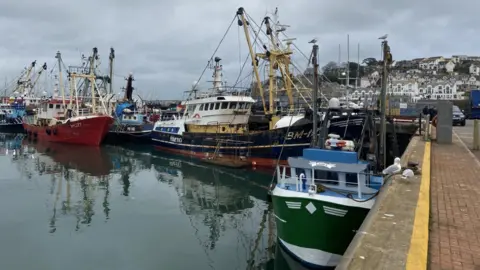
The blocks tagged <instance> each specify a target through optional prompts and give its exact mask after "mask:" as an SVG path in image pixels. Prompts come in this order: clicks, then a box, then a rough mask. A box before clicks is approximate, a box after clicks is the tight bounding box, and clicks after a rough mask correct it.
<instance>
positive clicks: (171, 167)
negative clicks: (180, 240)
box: [154, 155, 274, 269]
mask: <svg viewBox="0 0 480 270" xmlns="http://www.w3.org/2000/svg"><path fill="white" fill-rule="evenodd" d="M154 168H155V171H156V177H157V179H158V180H159V181H160V182H164V183H167V184H169V185H171V186H173V187H174V188H175V191H176V192H177V194H178V198H179V201H180V205H181V208H182V210H183V211H184V213H185V214H186V215H187V216H188V217H189V220H190V224H191V226H192V228H193V229H194V231H195V235H196V237H197V240H198V241H199V244H200V245H201V246H203V247H204V249H205V254H206V256H209V252H208V251H212V250H214V249H215V248H216V246H217V242H218V241H219V238H220V237H221V235H223V234H224V233H225V232H226V231H228V230H230V229H234V230H236V233H237V234H238V236H237V241H238V242H237V244H238V245H242V248H243V249H244V252H245V254H248V255H247V258H248V259H247V261H246V263H247V269H257V267H259V266H260V265H263V264H264V262H265V261H268V260H269V259H270V258H271V257H273V252H271V251H270V250H269V247H272V246H273V242H274V235H273V234H274V228H273V222H274V220H273V214H271V212H270V211H268V209H266V210H263V211H261V212H260V213H259V212H258V211H255V210H257V209H258V208H256V205H255V199H260V200H265V199H266V186H267V183H268V181H266V180H267V179H269V178H268V177H265V175H261V174H254V173H251V172H248V171H246V170H231V169H226V168H219V167H212V166H206V165H202V164H199V163H196V162H194V161H189V160H186V159H180V158H178V157H176V156H168V155H163V156H159V157H156V161H155V162H154ZM252 210H253V211H252ZM258 214H261V217H260V222H259V223H257V224H258V225H256V226H254V227H255V228H256V229H255V231H252V232H250V233H246V232H244V231H242V227H243V226H244V224H243V223H244V222H245V221H246V220H247V221H248V220H258V218H254V216H255V215H258ZM267 221H268V222H269V226H267V225H266V223H267ZM199 226H206V227H207V228H208V231H207V232H206V233H205V232H201V230H200V229H199ZM265 236H266V237H265ZM258 269H260V268H258Z"/></svg>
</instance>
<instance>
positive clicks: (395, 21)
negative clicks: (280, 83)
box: [0, 0, 480, 99]
mask: <svg viewBox="0 0 480 270" xmlns="http://www.w3.org/2000/svg"><path fill="white" fill-rule="evenodd" d="M240 6H242V7H244V8H245V11H246V12H247V13H248V14H249V15H250V16H251V17H252V18H254V19H255V20H256V22H257V23H261V20H262V18H263V17H264V15H265V13H266V11H273V10H274V9H275V7H278V8H279V15H280V17H279V21H280V22H281V23H282V24H288V25H291V27H290V28H289V29H288V32H287V33H288V35H289V36H290V37H295V38H297V40H296V41H295V44H296V45H297V46H298V47H299V48H301V50H302V51H304V52H305V54H309V52H310V50H311V44H308V41H309V40H311V39H312V38H314V37H317V38H318V40H319V45H320V52H319V53H320V55H319V58H320V61H321V64H325V63H327V62H328V61H331V60H334V61H337V59H338V44H341V47H342V61H345V60H346V43H347V34H349V35H350V57H351V60H352V61H356V59H357V43H360V59H363V58H366V57H376V58H379V57H380V42H379V41H378V39H377V38H378V37H379V36H381V35H383V34H386V33H388V34H389V42H390V46H391V49H392V54H393V57H394V59H395V60H398V59H410V58H417V57H427V56H437V55H444V56H450V55H452V54H467V55H480V53H479V51H478V50H479V49H478V48H479V45H478V44H479V42H478V40H477V39H480V30H479V29H478V20H477V14H476V13H477V11H478V10H479V8H480V1H474V0H457V1H446V0H435V1H434V0H430V1H426V0H416V1H413V0H402V1H398V0H395V1H394V0H362V1H354V0H336V1H326V0H295V1H286V0H276V1H274V0H242V1H235V0H202V1H193V0H178V1H164V0H156V1H153V0H135V1H126V0H96V1H93V0H82V1H75V2H74V1H70V0H63V1H60V0H42V1H38V0H14V1H13V0H12V1H6V0H5V1H0V76H2V75H3V76H4V77H5V76H6V77H7V79H8V81H11V80H13V79H14V78H15V76H18V75H19V73H20V72H21V71H22V69H23V68H24V67H25V66H27V65H29V63H31V62H32V61H33V60H37V62H38V63H39V65H38V66H39V67H40V66H41V64H42V63H43V62H47V65H48V66H49V71H50V69H51V68H52V67H53V66H54V64H55V58H54V56H55V53H56V52H57V50H59V51H61V53H62V56H63V59H64V62H65V64H66V65H79V64H80V55H81V54H82V53H84V54H85V55H88V54H89V53H90V52H91V50H92V48H93V47H98V49H99V53H100V57H101V59H102V65H101V66H102V67H103V68H104V70H105V71H106V68H107V64H108V54H109V49H110V47H111V46H113V47H114V48H115V50H116V62H115V72H114V73H115V74H116V76H115V77H114V80H115V81H114V88H115V91H116V92H119V91H120V88H121V87H122V86H124V84H125V81H124V77H125V76H127V75H128V73H129V72H133V74H134V76H135V79H136V81H135V87H136V88H137V89H138V90H139V92H140V93H141V94H142V95H143V96H146V97H150V96H153V97H155V98H159V99H176V98H180V97H181V96H182V92H183V91H185V90H188V89H189V88H190V87H191V85H192V82H193V81H195V80H197V79H198V78H199V76H200V74H201V73H202V71H203V69H204V67H205V65H206V63H207V61H208V59H209V58H210V57H211V55H212V53H213V51H214V50H215V48H216V46H217V45H218V43H219V41H220V39H221V38H222V36H223V34H224V32H225V31H226V29H227V27H228V25H229V24H230V22H231V21H232V19H233V16H234V14H235V12H236V11H237V9H238V7H240ZM239 30H242V29H239V27H238V26H237V24H236V23H235V24H234V25H233V26H232V28H231V30H230V32H229V34H228V35H227V37H226V38H225V41H224V42H223V44H222V46H221V48H220V50H219V51H218V53H217V55H218V56H220V57H221V58H222V59H223V65H224V70H225V72H224V75H225V79H226V80H228V81H235V80H236V77H237V74H238V70H239V66H240V65H241V64H240V62H243V60H242V61H240V60H239V56H241V58H242V59H244V58H245V57H246V56H247V53H248V49H247V47H246V43H245V39H244V35H243V32H239ZM239 40H240V44H239ZM239 45H240V46H239ZM474 48H476V49H477V50H475V49H474ZM3 80H4V78H2V77H0V82H3ZM206 80H211V71H209V70H207V72H206V73H205V75H204V76H203V78H202V80H201V82H202V83H203V84H202V85H205V87H206V86H207V85H206V83H204V82H205V81H206ZM0 85H1V87H0V88H3V83H2V84H0Z"/></svg>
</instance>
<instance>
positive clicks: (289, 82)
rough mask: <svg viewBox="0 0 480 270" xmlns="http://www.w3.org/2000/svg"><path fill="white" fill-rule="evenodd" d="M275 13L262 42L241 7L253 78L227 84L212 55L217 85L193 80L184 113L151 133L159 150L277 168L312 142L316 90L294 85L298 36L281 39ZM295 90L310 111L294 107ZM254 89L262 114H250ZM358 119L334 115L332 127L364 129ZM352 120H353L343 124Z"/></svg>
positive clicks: (241, 24)
mask: <svg viewBox="0 0 480 270" xmlns="http://www.w3.org/2000/svg"><path fill="white" fill-rule="evenodd" d="M276 15H277V13H276V12H275V13H274V14H273V16H274V17H273V18H274V19H270V18H269V17H266V18H264V22H263V23H262V25H265V26H266V33H267V37H266V38H267V40H269V41H270V43H269V46H267V45H266V44H262V43H261V42H260V41H259V40H260V37H259V35H260V33H263V32H265V31H264V30H263V29H253V28H252V27H253V25H255V24H254V23H253V22H252V21H253V20H252V18H251V17H249V16H248V15H247V14H246V12H245V10H244V9H243V8H239V9H238V11H237V13H236V15H235V16H236V19H238V25H239V27H240V30H243V31H244V33H245V39H246V41H247V45H248V48H249V51H250V54H249V56H248V57H249V58H247V59H246V61H245V63H247V62H251V63H252V64H253V71H252V73H251V74H254V75H255V76H254V78H252V80H253V82H252V83H249V84H248V85H249V87H246V88H242V87H239V86H237V85H238V84H237V83H236V84H235V85H233V86H228V85H227V84H226V83H225V81H224V78H223V73H222V71H223V66H222V64H221V60H222V59H221V58H220V57H217V56H215V57H212V58H211V60H210V61H209V64H208V66H207V67H208V68H211V69H213V88H211V89H209V90H208V91H205V92H201V91H199V89H198V87H197V86H198V81H196V82H194V86H193V88H192V90H191V91H190V93H189V96H188V98H187V99H186V100H185V101H184V102H183V103H182V105H183V106H184V107H185V109H184V110H183V112H180V113H177V114H176V115H175V114H173V115H172V116H171V117H170V118H169V119H160V120H159V121H157V122H156V123H155V125H154V129H153V131H152V141H153V144H154V147H155V149H157V150H159V151H167V152H172V153H177V154H182V155H186V156H191V157H195V158H199V159H206V158H207V159H208V158H209V157H211V156H212V155H221V157H222V159H223V160H225V161H226V162H228V161H229V160H233V159H236V158H237V157H239V158H240V159H241V160H244V161H245V162H248V163H249V164H251V166H266V167H274V166H275V165H276V164H277V161H278V159H280V160H281V161H286V159H287V157H289V156H299V155H301V154H302V150H303V148H306V147H308V146H309V145H310V141H311V138H312V134H313V130H312V127H313V125H312V121H313V119H312V115H313V114H314V113H313V112H312V110H311V108H310V104H311V103H312V102H311V100H312V98H311V96H310V95H311V92H312V91H311V88H308V87H306V86H305V85H298V86H297V85H295V84H294V83H293V82H294V81H299V78H300V77H302V76H304V75H303V73H302V74H299V75H298V76H299V77H293V71H294V69H295V67H294V65H293V60H292V59H291V55H292V54H293V50H292V47H291V46H292V45H293V42H292V40H294V39H287V40H286V41H285V40H281V39H280V38H279V37H278V35H279V34H280V33H281V32H283V31H285V26H282V25H280V24H279V23H278V19H277V18H275V16H276ZM234 19H235V18H234ZM234 21H235V20H233V21H232V23H233V22H234ZM256 25H258V24H256ZM250 32H253V33H256V34H255V36H254V37H251V36H250ZM251 40H254V41H253V42H251ZM257 43H258V44H257ZM254 45H255V46H256V47H257V48H262V49H261V50H262V52H258V53H256V52H254ZM261 66H264V67H265V68H266V70H268V72H267V73H268V79H267V80H266V81H264V82H262V80H261V78H260V71H259V70H260V69H261ZM239 76H240V75H239ZM264 85H267V86H268V89H266V90H267V91H268V101H266V100H265V98H264V88H265V87H264ZM279 85H280V86H279ZM294 90H296V91H295V94H296V97H297V99H298V100H302V101H303V102H304V103H303V104H304V105H305V106H306V107H307V108H306V109H305V108H303V107H302V108H298V106H297V108H296V107H295V104H296V100H295V97H294ZM252 92H259V93H260V94H259V96H260V99H261V101H262V107H263V112H262V114H261V115H258V114H255V115H254V114H253V112H252V107H253V105H254V104H255V103H256V100H255V99H254V98H252ZM282 93H283V94H282ZM285 93H286V94H285ZM276 95H284V96H287V97H288V106H287V107H288V109H287V111H286V112H282V111H281V110H279V109H278V106H276V102H275V97H274V96H276ZM267 104H268V106H267ZM355 118H357V117H356V116H351V118H350V119H348V118H347V117H346V116H341V117H339V118H336V119H331V121H330V126H329V128H330V127H332V128H333V127H335V126H338V127H339V128H340V129H343V130H346V129H347V128H350V127H351V126H352V125H358V126H359V127H361V126H362V123H357V121H353V119H355ZM319 120H320V119H319ZM348 121H351V124H347V125H345V124H343V122H348ZM226 142H231V143H226Z"/></svg>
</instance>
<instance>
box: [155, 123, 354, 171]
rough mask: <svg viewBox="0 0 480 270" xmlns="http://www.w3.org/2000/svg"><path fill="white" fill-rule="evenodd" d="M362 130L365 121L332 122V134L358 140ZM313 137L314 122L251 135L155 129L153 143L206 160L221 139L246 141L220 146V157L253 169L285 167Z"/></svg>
mask: <svg viewBox="0 0 480 270" xmlns="http://www.w3.org/2000/svg"><path fill="white" fill-rule="evenodd" d="M362 128H363V118H358V119H355V120H350V121H348V122H347V121H345V120H344V119H340V120H337V121H335V122H333V121H332V122H331V124H330V126H329V131H328V132H329V133H331V132H333V133H336V134H342V136H344V137H345V138H349V139H350V138H351V139H355V140H357V139H359V137H360V134H361V132H362ZM312 134H313V125H312V123H305V124H301V125H297V126H291V127H284V128H279V129H273V130H265V131H260V132H252V133H250V134H228V133H223V134H222V133H218V134H215V133H190V132H186V133H183V134H182V135H178V134H173V133H168V132H162V131H157V130H153V131H152V143H153V145H154V148H155V150H159V151H166V152H171V153H176V154H181V155H185V156H190V157H195V158H199V159H204V158H205V157H209V156H212V155H214V153H215V150H216V149H217V144H218V140H232V141H236V142H243V143H240V144H236V145H235V144H230V145H226V144H222V145H220V147H219V151H218V155H219V156H221V157H226V158H232V159H235V158H238V157H239V156H242V157H243V158H244V159H245V160H247V161H249V162H250V163H251V164H252V166H253V167H275V166H276V165H277V163H280V164H285V162H286V160H287V158H288V157H295V156H301V155H302V154H303V152H302V151H303V149H304V148H307V147H309V146H310V142H311V139H312ZM282 148H283V149H282Z"/></svg>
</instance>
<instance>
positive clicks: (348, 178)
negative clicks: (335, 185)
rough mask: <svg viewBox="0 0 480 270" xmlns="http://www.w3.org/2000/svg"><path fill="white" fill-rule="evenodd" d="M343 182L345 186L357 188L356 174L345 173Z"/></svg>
mask: <svg viewBox="0 0 480 270" xmlns="http://www.w3.org/2000/svg"><path fill="white" fill-rule="evenodd" d="M345 182H346V185H347V186H357V185H358V181H357V174H356V173H346V174H345Z"/></svg>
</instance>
